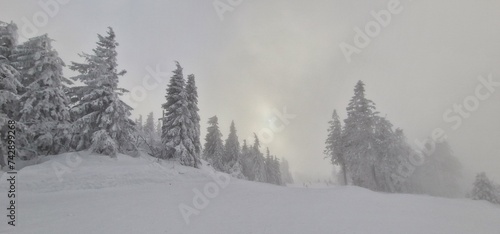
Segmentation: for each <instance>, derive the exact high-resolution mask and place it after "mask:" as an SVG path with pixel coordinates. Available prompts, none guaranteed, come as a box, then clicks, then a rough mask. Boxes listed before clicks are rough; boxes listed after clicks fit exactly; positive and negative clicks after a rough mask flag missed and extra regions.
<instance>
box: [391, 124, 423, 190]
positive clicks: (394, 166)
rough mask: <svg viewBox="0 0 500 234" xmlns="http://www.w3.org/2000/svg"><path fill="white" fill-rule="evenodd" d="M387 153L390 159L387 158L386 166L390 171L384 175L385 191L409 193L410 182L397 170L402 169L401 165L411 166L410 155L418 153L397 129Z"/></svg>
mask: <svg viewBox="0 0 500 234" xmlns="http://www.w3.org/2000/svg"><path fill="white" fill-rule="evenodd" d="M389 152H390V154H391V155H392V157H388V158H391V160H390V163H388V164H386V165H388V169H389V170H390V174H386V178H385V182H386V184H387V185H388V186H389V187H388V190H386V191H387V192H404V193H411V192H412V190H411V188H410V187H411V185H410V183H409V182H410V181H409V180H408V178H405V177H404V175H401V171H398V170H399V169H398V168H399V167H401V168H402V166H403V165H411V162H410V155H412V154H413V156H418V155H417V153H418V152H416V151H415V150H414V149H412V148H411V147H410V145H409V144H408V141H407V139H406V136H405V134H404V132H403V130H402V129H400V128H397V129H396V130H395V131H394V136H393V141H392V143H391V146H390V151H389ZM413 160H414V159H413Z"/></svg>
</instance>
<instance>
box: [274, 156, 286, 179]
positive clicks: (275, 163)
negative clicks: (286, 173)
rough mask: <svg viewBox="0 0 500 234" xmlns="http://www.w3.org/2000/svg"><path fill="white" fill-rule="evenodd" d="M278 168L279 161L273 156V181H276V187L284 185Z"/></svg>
mask: <svg viewBox="0 0 500 234" xmlns="http://www.w3.org/2000/svg"><path fill="white" fill-rule="evenodd" d="M280 168H281V166H280V160H279V159H278V158H277V157H276V156H274V160H273V171H274V176H275V179H274V180H275V181H276V184H277V185H284V184H285V183H284V182H283V180H282V179H281V178H282V176H281V170H280Z"/></svg>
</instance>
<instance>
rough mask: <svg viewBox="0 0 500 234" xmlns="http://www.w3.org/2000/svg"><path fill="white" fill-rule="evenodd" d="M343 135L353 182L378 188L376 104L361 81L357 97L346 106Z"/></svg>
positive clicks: (370, 187)
mask: <svg viewBox="0 0 500 234" xmlns="http://www.w3.org/2000/svg"><path fill="white" fill-rule="evenodd" d="M346 110H347V119H345V120H344V123H345V124H344V131H343V134H342V138H343V140H342V142H343V147H342V148H343V155H344V157H345V160H346V164H347V169H348V170H349V175H350V176H351V178H352V181H353V183H354V185H357V186H361V187H365V188H369V189H374V190H375V189H377V186H376V184H375V180H374V170H375V167H374V164H375V160H376V157H375V151H374V148H373V144H374V135H373V123H374V115H375V114H376V113H375V104H374V103H373V102H372V101H371V100H368V99H367V98H366V97H365V88H364V83H363V82H362V81H358V83H357V84H356V86H355V88H354V96H353V97H352V99H351V101H350V102H349V105H348V106H347V109H346Z"/></svg>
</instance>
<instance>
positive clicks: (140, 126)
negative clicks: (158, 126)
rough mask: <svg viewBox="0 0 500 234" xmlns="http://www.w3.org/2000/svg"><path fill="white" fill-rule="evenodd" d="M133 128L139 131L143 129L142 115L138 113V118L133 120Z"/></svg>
mask: <svg viewBox="0 0 500 234" xmlns="http://www.w3.org/2000/svg"><path fill="white" fill-rule="evenodd" d="M135 128H136V129H137V131H141V132H142V129H143V121H142V115H139V118H138V119H136V120H135Z"/></svg>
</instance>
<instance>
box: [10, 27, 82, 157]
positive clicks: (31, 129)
mask: <svg viewBox="0 0 500 234" xmlns="http://www.w3.org/2000/svg"><path fill="white" fill-rule="evenodd" d="M51 41H52V40H51V39H50V38H49V37H48V36H47V35H46V34H45V35H42V36H39V37H34V38H31V39H29V40H28V41H27V42H25V43H23V44H22V45H19V46H18V47H16V49H14V51H13V53H12V56H11V57H12V59H13V60H14V61H15V62H14V64H15V66H16V68H17V69H18V70H19V71H20V72H21V76H22V81H23V83H24V85H25V86H26V89H25V93H24V94H23V96H22V98H21V103H22V104H21V110H20V116H19V121H20V122H21V123H23V124H24V130H25V137H26V139H27V141H28V145H27V146H26V147H28V148H29V149H31V150H32V151H34V152H37V153H39V154H57V153H60V152H61V151H64V150H68V149H67V148H66V145H68V142H69V140H70V137H69V134H67V133H68V129H69V123H70V114H69V110H68V105H69V98H68V96H67V95H66V90H67V88H68V87H67V86H66V85H69V84H72V82H71V81H70V80H68V79H66V78H65V77H63V72H62V69H63V67H64V66H65V65H64V62H63V61H62V59H60V58H59V56H58V54H57V52H56V51H55V50H54V49H53V48H52V45H51Z"/></svg>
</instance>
